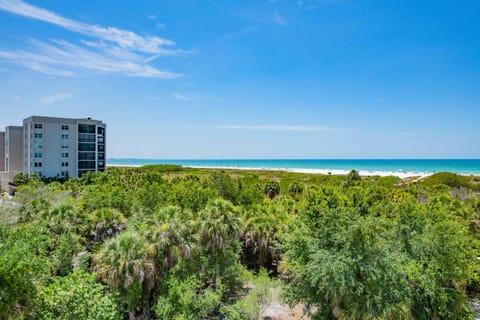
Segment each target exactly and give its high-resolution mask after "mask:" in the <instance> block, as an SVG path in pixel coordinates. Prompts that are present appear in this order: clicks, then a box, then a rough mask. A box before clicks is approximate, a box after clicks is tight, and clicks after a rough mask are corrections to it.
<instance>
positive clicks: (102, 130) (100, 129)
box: [97, 127, 105, 134]
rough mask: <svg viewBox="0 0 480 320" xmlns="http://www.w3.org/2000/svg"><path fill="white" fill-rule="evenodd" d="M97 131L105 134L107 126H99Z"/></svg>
mask: <svg viewBox="0 0 480 320" xmlns="http://www.w3.org/2000/svg"><path fill="white" fill-rule="evenodd" d="M97 133H98V134H105V128H102V127H98V128H97Z"/></svg>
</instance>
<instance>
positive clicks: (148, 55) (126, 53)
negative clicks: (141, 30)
mask: <svg viewBox="0 0 480 320" xmlns="http://www.w3.org/2000/svg"><path fill="white" fill-rule="evenodd" d="M0 10H4V11H7V12H10V13H13V14H17V15H21V16H25V17H29V18H32V19H36V20H40V21H44V22H48V23H52V24H54V25H57V26H60V27H63V28H65V29H67V30H70V31H73V32H76V33H79V34H82V35H85V36H89V37H91V38H93V39H94V40H93V41H87V40H80V42H81V44H82V46H79V45H75V44H72V43H70V42H67V41H64V40H51V43H50V42H41V41H36V40H31V41H30V44H31V45H32V48H28V49H25V50H2V49H0V60H3V61H6V62H10V63H16V64H20V65H22V66H24V67H26V68H29V69H31V70H34V71H37V72H42V73H46V74H51V75H58V76H73V75H74V74H75V69H86V70H90V71H97V72H104V73H121V74H124V75H128V76H135V77H156V78H176V77H179V76H180V74H177V73H173V72H169V71H163V70H159V69H157V68H155V67H153V66H152V65H150V63H151V62H152V61H153V60H155V59H158V58H159V57H162V56H166V55H185V54H186V52H185V51H183V50H178V49H174V48H173V49H172V48H171V46H173V45H174V44H175V43H174V42H173V41H171V40H169V39H163V38H160V37H156V36H140V35H138V34H136V33H134V32H132V31H128V30H123V29H119V28H115V27H102V26H98V25H90V24H86V23H82V22H79V21H75V20H72V19H68V18H65V17H62V16H60V15H58V14H56V13H54V12H51V11H48V10H46V9H43V8H39V7H36V6H33V5H30V4H28V3H25V2H23V1H21V0H0Z"/></svg>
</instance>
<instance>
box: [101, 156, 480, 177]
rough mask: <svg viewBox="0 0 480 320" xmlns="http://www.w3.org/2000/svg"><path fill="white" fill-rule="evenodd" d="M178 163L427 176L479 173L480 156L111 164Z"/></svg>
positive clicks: (129, 161) (129, 162)
mask: <svg viewBox="0 0 480 320" xmlns="http://www.w3.org/2000/svg"><path fill="white" fill-rule="evenodd" d="M156 164H164V165H179V166H182V167H184V168H201V169H213V170H249V171H277V172H278V171H283V172H294V173H303V174H323V175H328V174H332V175H346V174H348V173H349V172H350V171H351V170H352V169H354V170H357V171H358V172H359V174H360V175H361V176H382V177H384V176H396V177H399V178H402V179H404V178H411V177H415V178H420V179H421V178H424V177H427V176H429V175H432V174H435V173H438V172H451V173H456V174H460V175H464V176H480V159H198V160H194V159H177V160H174V159H135V158H122V159H121V158H116V159H115V158H113V159H108V160H107V165H108V166H123V167H139V166H143V165H156Z"/></svg>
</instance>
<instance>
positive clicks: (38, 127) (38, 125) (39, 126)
mask: <svg viewBox="0 0 480 320" xmlns="http://www.w3.org/2000/svg"><path fill="white" fill-rule="evenodd" d="M33 126H34V128H35V129H42V128H43V124H41V123H35V124H34V125H33Z"/></svg>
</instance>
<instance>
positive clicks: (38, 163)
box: [34, 162, 42, 168]
mask: <svg viewBox="0 0 480 320" xmlns="http://www.w3.org/2000/svg"><path fill="white" fill-rule="evenodd" d="M34 167H35V168H41V167H42V163H41V162H35V163H34Z"/></svg>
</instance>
